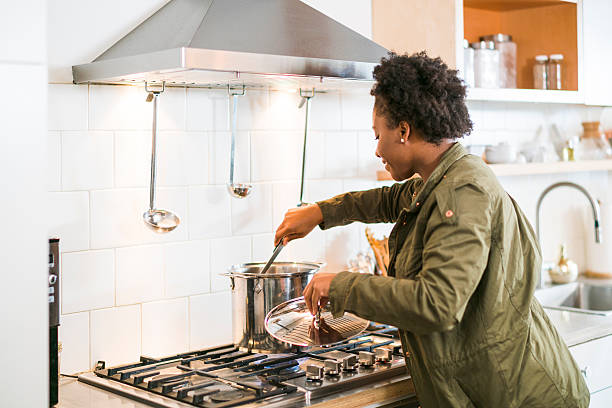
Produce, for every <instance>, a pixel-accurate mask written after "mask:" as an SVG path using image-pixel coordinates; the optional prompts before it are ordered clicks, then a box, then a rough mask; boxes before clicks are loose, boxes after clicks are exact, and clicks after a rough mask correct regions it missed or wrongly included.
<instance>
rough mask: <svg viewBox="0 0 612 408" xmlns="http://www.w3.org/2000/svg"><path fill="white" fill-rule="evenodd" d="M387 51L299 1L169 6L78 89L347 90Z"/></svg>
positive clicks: (80, 69)
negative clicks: (153, 85) (146, 85)
mask: <svg viewBox="0 0 612 408" xmlns="http://www.w3.org/2000/svg"><path fill="white" fill-rule="evenodd" d="M386 54H387V49H385V48H384V47H382V46H380V45H378V44H377V43H375V42H373V41H371V40H370V39H368V38H366V37H364V36H362V35H361V34H359V33H357V32H355V31H353V30H351V29H350V28H348V27H346V26H344V25H342V24H340V23H338V22H337V21H335V20H334V19H332V18H330V17H328V16H326V15H325V14H323V13H321V12H319V11H317V10H315V9H314V8H312V7H310V6H308V5H306V4H304V3H303V2H301V1H300V0H266V1H254V0H171V1H169V2H168V3H167V4H166V5H164V6H163V7H162V8H161V9H159V10H158V11H157V12H156V13H155V14H153V15H152V16H150V17H149V18H148V19H146V20H145V21H144V22H143V23H141V24H140V25H139V26H137V27H136V28H135V29H134V30H132V31H131V32H130V33H129V34H127V35H126V36H125V37H123V38H121V39H120V40H119V41H117V42H116V43H115V44H114V45H113V46H112V47H111V48H109V49H108V50H106V51H105V52H104V53H103V54H101V55H100V56H99V57H98V58H96V59H95V60H94V61H93V62H91V63H89V64H83V65H77V66H73V67H72V71H73V79H74V82H75V83H108V84H133V83H141V82H144V81H148V82H161V81H164V82H166V85H167V86H173V85H174V86H192V87H226V86H228V84H230V83H232V84H234V83H239V84H244V85H245V86H247V87H250V88H252V87H273V88H293V89H296V88H297V87H308V88H311V87H316V88H317V89H319V90H324V89H331V88H342V87H345V86H346V85H347V83H351V84H353V85H354V84H357V83H363V82H364V81H365V86H370V85H371V81H372V80H373V77H372V70H373V68H374V66H375V65H376V64H377V63H379V61H380V58H381V57H383V56H385V55H386Z"/></svg>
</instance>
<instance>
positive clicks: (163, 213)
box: [142, 82, 181, 233]
mask: <svg viewBox="0 0 612 408" xmlns="http://www.w3.org/2000/svg"><path fill="white" fill-rule="evenodd" d="M165 89H166V83H165V82H162V89H161V91H159V90H158V91H151V90H149V89H148V87H147V83H146V82H145V91H147V92H148V95H147V102H151V101H153V131H152V140H151V185H150V190H149V209H148V210H147V211H145V212H144V214H142V218H143V220H144V222H145V224H146V226H147V227H149V228H151V229H152V230H153V231H155V232H158V233H165V232H170V231H172V230H173V229H175V228H176V227H178V225H179V224H180V223H181V220H180V219H179V217H178V216H177V215H176V214H174V213H173V212H172V211H168V210H162V209H159V208H155V172H156V169H157V162H156V160H155V158H156V148H157V98H158V97H159V94H160V93H162V92H164V90H165Z"/></svg>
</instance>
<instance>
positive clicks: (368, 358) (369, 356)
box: [359, 351, 374, 367]
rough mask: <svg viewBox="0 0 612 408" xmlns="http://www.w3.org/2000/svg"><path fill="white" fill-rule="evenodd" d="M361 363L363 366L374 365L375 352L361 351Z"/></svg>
mask: <svg viewBox="0 0 612 408" xmlns="http://www.w3.org/2000/svg"><path fill="white" fill-rule="evenodd" d="M359 365H360V366H362V367H372V366H373V365H374V353H370V352H369V351H360V352H359Z"/></svg>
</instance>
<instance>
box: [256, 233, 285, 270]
mask: <svg viewBox="0 0 612 408" xmlns="http://www.w3.org/2000/svg"><path fill="white" fill-rule="evenodd" d="M284 240H285V237H282V238H281V239H280V241H278V244H277V245H276V246H275V247H274V252H272V256H271V257H270V260H269V261H268V263H267V264H266V266H264V267H263V269H262V270H261V272H259V274H260V275H263V274H264V273H266V272H268V269H270V266H272V262H274V260H275V259H276V257H277V256H278V254H280V251H281V250H282V249H283V248H284V247H285V245H284V244H283V241H284Z"/></svg>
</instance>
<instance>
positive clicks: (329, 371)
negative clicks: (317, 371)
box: [324, 360, 342, 375]
mask: <svg viewBox="0 0 612 408" xmlns="http://www.w3.org/2000/svg"><path fill="white" fill-rule="evenodd" d="M341 368H342V365H341V364H340V362H339V361H336V360H325V367H324V370H325V374H326V375H338V374H340V370H341Z"/></svg>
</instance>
